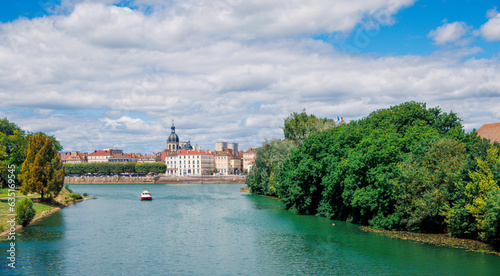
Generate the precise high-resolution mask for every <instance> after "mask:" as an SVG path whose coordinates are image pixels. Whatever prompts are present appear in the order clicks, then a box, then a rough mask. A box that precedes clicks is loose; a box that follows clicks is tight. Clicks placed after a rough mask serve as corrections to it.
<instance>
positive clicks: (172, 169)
mask: <svg viewBox="0 0 500 276" xmlns="http://www.w3.org/2000/svg"><path fill="white" fill-rule="evenodd" d="M177 164H178V160H177V152H170V153H168V154H167V155H166V156H165V165H167V171H166V174H167V176H168V175H177Z"/></svg>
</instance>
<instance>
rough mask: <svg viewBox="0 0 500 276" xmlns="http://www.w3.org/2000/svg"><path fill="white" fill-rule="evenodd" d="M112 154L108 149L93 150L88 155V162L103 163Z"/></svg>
mask: <svg viewBox="0 0 500 276" xmlns="http://www.w3.org/2000/svg"><path fill="white" fill-rule="evenodd" d="M112 156H113V154H112V153H111V152H110V151H109V150H95V151H94V152H93V153H91V154H89V156H88V163H104V162H108V160H109V158H111V157H112Z"/></svg>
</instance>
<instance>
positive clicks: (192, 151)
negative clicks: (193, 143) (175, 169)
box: [179, 150, 212, 155]
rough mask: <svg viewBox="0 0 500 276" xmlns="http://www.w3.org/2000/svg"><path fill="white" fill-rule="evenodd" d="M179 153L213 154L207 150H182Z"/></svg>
mask: <svg viewBox="0 0 500 276" xmlns="http://www.w3.org/2000/svg"><path fill="white" fill-rule="evenodd" d="M179 155H212V154H211V153H210V152H207V151H196V150H181V152H180V153H179Z"/></svg>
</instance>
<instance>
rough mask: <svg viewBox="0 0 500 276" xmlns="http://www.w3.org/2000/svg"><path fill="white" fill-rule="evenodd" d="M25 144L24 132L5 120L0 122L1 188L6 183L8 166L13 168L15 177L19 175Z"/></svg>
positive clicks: (26, 141) (26, 142)
mask: <svg viewBox="0 0 500 276" xmlns="http://www.w3.org/2000/svg"><path fill="white" fill-rule="evenodd" d="M27 144H28V139H27V137H26V133H25V132H24V130H22V129H21V128H20V127H19V126H17V125H16V124H14V123H11V122H9V121H8V120H7V118H4V119H1V120H0V185H1V186H2V188H3V186H4V184H5V183H6V177H7V175H8V168H9V166H11V167H12V166H15V171H14V174H15V175H16V176H18V175H19V174H20V173H21V164H22V163H23V161H24V151H25V149H26V147H27Z"/></svg>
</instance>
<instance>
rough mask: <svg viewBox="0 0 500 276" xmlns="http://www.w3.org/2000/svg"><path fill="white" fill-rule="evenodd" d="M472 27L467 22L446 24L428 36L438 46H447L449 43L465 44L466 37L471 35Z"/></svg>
mask: <svg viewBox="0 0 500 276" xmlns="http://www.w3.org/2000/svg"><path fill="white" fill-rule="evenodd" d="M470 30H471V27H470V26H468V25H467V24H466V23H465V22H461V21H457V22H453V23H445V24H443V25H442V26H439V27H437V29H435V30H432V31H430V32H429V34H428V35H427V36H428V37H429V38H432V39H433V40H434V42H435V43H436V44H438V45H446V44H448V43H455V44H464V43H467V41H466V40H464V37H465V36H466V35H468V34H469V33H470Z"/></svg>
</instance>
